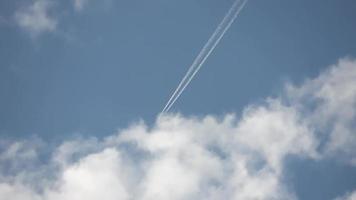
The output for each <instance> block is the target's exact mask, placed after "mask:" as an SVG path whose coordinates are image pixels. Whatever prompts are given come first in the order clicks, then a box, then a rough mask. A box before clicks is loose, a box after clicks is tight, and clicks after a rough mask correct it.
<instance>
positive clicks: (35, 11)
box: [15, 0, 58, 36]
mask: <svg viewBox="0 0 356 200" xmlns="http://www.w3.org/2000/svg"><path fill="white" fill-rule="evenodd" d="M52 8H53V2H52V1H49V0H35V1H33V2H32V3H31V4H30V5H29V6H27V7H23V8H21V9H19V10H18V11H17V12H16V13H15V19H16V22H17V24H18V25H19V26H20V27H21V28H23V29H25V30H27V31H29V32H30V33H31V34H32V35H34V36H36V35H39V34H42V33H45V32H53V31H55V30H56V27H57V23H58V21H57V18H55V17H54V16H52V15H51V13H50V11H51V9H52Z"/></svg>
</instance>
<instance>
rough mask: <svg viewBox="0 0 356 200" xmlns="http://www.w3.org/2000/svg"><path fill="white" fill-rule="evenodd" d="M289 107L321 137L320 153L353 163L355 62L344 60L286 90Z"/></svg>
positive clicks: (355, 107)
mask: <svg viewBox="0 0 356 200" xmlns="http://www.w3.org/2000/svg"><path fill="white" fill-rule="evenodd" d="M287 95H288V98H289V100H290V101H291V104H292V105H293V106H294V107H296V108H297V109H298V110H299V112H300V113H303V115H304V116H303V118H305V119H304V120H305V121H306V122H307V123H308V124H309V126H312V127H314V128H315V129H317V130H318V131H319V132H320V133H321V134H322V135H321V136H320V137H324V138H326V139H324V141H323V142H324V145H323V146H322V149H323V153H324V154H327V155H333V154H334V155H340V153H341V154H342V155H344V156H346V159H347V160H349V161H350V162H355V161H354V160H355V159H356V149H355V148H354V147H355V146H356V134H355V130H356V126H355V124H356V61H355V60H352V59H349V58H344V59H341V60H340V61H339V62H338V63H337V65H334V66H331V67H330V68H329V69H328V70H327V71H326V72H324V73H322V74H321V75H320V76H319V77H317V78H315V79H312V80H308V81H306V83H304V84H303V85H302V86H300V87H295V86H292V85H289V86H287Z"/></svg>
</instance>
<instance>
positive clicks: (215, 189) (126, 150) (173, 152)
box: [0, 59, 356, 200]
mask: <svg viewBox="0 0 356 200" xmlns="http://www.w3.org/2000/svg"><path fill="white" fill-rule="evenodd" d="M355 75H356V61H353V60H351V59H342V60H340V61H339V63H338V64H337V65H335V66H331V67H330V68H329V69H328V70H327V71H325V72H323V73H322V74H321V75H320V76H318V77H316V78H314V79H311V80H307V81H306V82H305V83H303V84H302V85H300V86H293V85H291V84H288V85H287V86H286V90H285V92H284V93H283V95H281V97H277V98H267V99H266V100H265V102H264V103H263V104H259V105H249V106H247V107H246V108H245V109H244V111H243V113H242V115H241V117H237V115H235V114H228V115H225V116H224V117H222V118H218V117H215V116H210V115H207V116H204V117H201V118H198V117H187V116H181V115H167V116H163V117H162V118H160V119H159V120H157V121H156V123H155V124H154V125H152V126H147V125H146V124H145V123H144V122H138V123H136V124H133V125H132V126H130V127H128V128H125V129H122V130H120V131H118V132H117V133H115V134H113V135H111V136H108V137H106V138H102V139H98V138H88V139H76V140H70V141H64V142H63V143H62V144H61V145H59V146H57V147H55V148H54V150H53V151H51V153H50V155H49V156H47V157H48V158H47V159H41V152H42V151H43V150H41V148H43V147H41V145H38V143H39V142H32V143H31V142H27V143H26V142H14V143H9V144H6V145H2V146H3V148H4V149H6V150H5V151H3V152H4V153H2V154H1V155H0V158H1V159H0V196H1V197H4V198H5V197H6V198H5V199H15V200H24V199H26V200H28V199H29V200H79V199H88V200H97V199H105V200H114V199H115V200H117V199H120V200H126V199H130V200H153V199H154V200H166V199H170V200H190V199H208V200H209V199H210V200H213V199H227V200H232V199H244V200H245V199H246V200H249V199H264V200H270V199H273V200H276V199H277V200H278V199H291V200H293V199H297V195H296V194H294V192H293V188H290V187H289V185H290V184H288V183H287V182H286V179H285V166H284V163H285V162H284V161H285V159H286V158H287V157H303V158H305V159H324V158H339V157H343V161H346V162H351V161H352V160H355V150H353V149H352V148H351V147H352V146H355V144H356V143H355V138H354V137H355V135H353V134H351V133H354V132H355V127H354V126H353V125H352V124H353V123H352V122H353V121H354V120H355V113H356V112H355V109H356V107H355V106H354V103H355V101H356V95H355V93H356V92H355V84H354V81H355V78H354V77H355ZM343 90H345V91H343ZM340 127H342V128H340ZM335 134H337V137H336V136H335ZM343 137H345V138H343ZM340 141H341V142H340ZM28 152H33V153H28ZM42 157H43V156H42ZM11 162H16V163H17V164H16V166H25V167H13V166H14V165H9V164H8V163H11ZM24 163H25V164H24ZM28 166H30V167H28ZM31 166H33V167H31ZM9 171H10V172H11V173H7V172H9ZM349 196H350V197H345V198H344V199H352V198H354V197H353V196H354V194H352V195H349Z"/></svg>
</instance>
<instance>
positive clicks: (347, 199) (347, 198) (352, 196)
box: [335, 190, 356, 200]
mask: <svg viewBox="0 0 356 200" xmlns="http://www.w3.org/2000/svg"><path fill="white" fill-rule="evenodd" d="M335 200H356V190H355V191H353V192H352V193H347V194H345V195H344V196H342V197H338V198H336V199H335Z"/></svg>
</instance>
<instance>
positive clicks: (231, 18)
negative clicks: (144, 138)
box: [160, 0, 248, 114]
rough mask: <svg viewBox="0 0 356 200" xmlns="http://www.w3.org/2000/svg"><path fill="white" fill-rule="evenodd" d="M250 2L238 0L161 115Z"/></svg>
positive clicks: (181, 91)
mask: <svg viewBox="0 0 356 200" xmlns="http://www.w3.org/2000/svg"><path fill="white" fill-rule="evenodd" d="M247 1H248V0H236V1H235V2H234V4H233V5H232V6H231V8H230V9H229V11H228V12H227V14H226V15H225V17H224V19H223V20H222V21H221V22H220V24H219V25H218V27H217V28H216V30H215V31H214V33H213V34H212V36H211V37H210V38H209V40H208V42H207V43H206V44H205V45H204V47H203V48H202V50H201V51H200V53H199V54H198V56H197V57H196V58H195V60H194V62H193V64H192V65H191V66H190V67H189V69H188V71H187V73H186V74H185V76H184V77H183V79H182V80H181V82H180V83H179V85H178V87H177V88H176V90H175V91H174V93H173V94H172V96H171V97H170V99H169V100H168V102H167V103H166V105H165V106H164V108H163V110H162V111H161V113H160V114H163V113H167V112H168V111H169V110H170V109H171V107H172V106H173V104H174V103H175V102H176V101H177V99H178V98H179V97H180V95H181V94H182V93H183V91H184V90H185V89H186V87H187V86H188V85H189V83H190V82H191V81H192V79H193V78H194V76H195V75H196V73H198V71H199V70H200V68H201V67H202V66H203V64H204V62H205V61H206V60H207V58H208V57H209V56H210V54H211V53H212V52H213V51H214V49H215V48H216V46H217V45H218V44H219V42H220V41H221V39H222V38H223V37H224V35H225V33H226V31H227V30H228V29H229V28H230V27H231V25H232V23H233V22H234V21H235V19H236V17H237V16H238V14H239V13H240V11H241V10H242V9H243V7H244V6H245V4H246V2H247Z"/></svg>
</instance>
